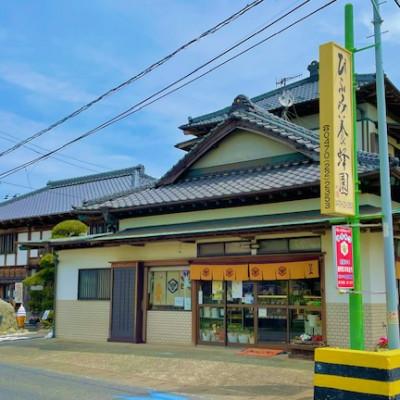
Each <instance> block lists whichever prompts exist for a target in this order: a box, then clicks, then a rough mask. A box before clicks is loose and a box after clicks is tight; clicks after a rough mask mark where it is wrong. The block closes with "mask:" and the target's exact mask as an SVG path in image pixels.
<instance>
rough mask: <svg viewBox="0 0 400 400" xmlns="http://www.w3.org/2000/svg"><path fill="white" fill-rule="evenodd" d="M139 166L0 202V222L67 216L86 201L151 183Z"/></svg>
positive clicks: (53, 183) (57, 184) (52, 184)
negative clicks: (58, 215)
mask: <svg viewBox="0 0 400 400" xmlns="http://www.w3.org/2000/svg"><path fill="white" fill-rule="evenodd" d="M154 180H155V179H154V178H152V177H150V176H148V175H146V174H145V173H144V167H143V166H142V165H138V166H136V167H132V168H126V169H121V170H116V171H110V172H106V173H102V174H96V175H88V176H82V177H78V178H72V179H65V180H60V181H51V182H48V184H47V185H46V186H45V187H43V188H41V189H39V190H36V191H34V192H31V193H27V194H24V195H22V196H20V197H17V198H15V199H12V200H8V201H5V202H3V203H0V223H2V224H4V223H6V222H7V221H11V220H17V219H18V220H19V219H24V218H34V217H41V216H49V215H57V214H63V213H69V212H72V211H73V208H74V207H79V206H81V205H82V202H83V201H85V200H94V199H97V198H102V197H104V196H105V195H111V194H113V195H114V196H115V195H117V194H118V193H122V192H126V191H127V190H128V189H132V188H133V187H143V186H144V185H148V184H150V183H152V182H154Z"/></svg>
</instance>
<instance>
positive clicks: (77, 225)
mask: <svg viewBox="0 0 400 400" xmlns="http://www.w3.org/2000/svg"><path fill="white" fill-rule="evenodd" d="M87 231H88V227H87V226H86V225H85V224H84V223H83V222H81V221H78V220H75V219H68V220H66V221H62V222H60V223H59V224H57V225H56V226H55V227H54V228H53V229H52V231H51V237H52V238H53V239H59V238H67V237H72V236H81V235H86V233H87Z"/></svg>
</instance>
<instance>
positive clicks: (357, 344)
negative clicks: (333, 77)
mask: <svg viewBox="0 0 400 400" xmlns="http://www.w3.org/2000/svg"><path fill="white" fill-rule="evenodd" d="M345 47H346V49H347V50H349V51H351V53H352V75H353V93H352V100H353V177H354V211H355V215H354V217H352V218H350V223H351V226H352V230H353V264H354V266H353V274H354V290H353V291H352V292H350V295H349V303H350V310H349V311H350V312H349V314H350V315H349V318H350V347H351V348H352V349H353V350H364V310H363V300H362V275H361V243H360V241H361V235H360V191H359V181H358V147H357V104H356V87H357V81H356V76H355V73H354V70H355V68H354V53H355V46H354V17H353V5H352V4H346V6H345Z"/></svg>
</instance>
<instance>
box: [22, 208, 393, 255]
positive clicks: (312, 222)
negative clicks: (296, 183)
mask: <svg viewBox="0 0 400 400" xmlns="http://www.w3.org/2000/svg"><path fill="white" fill-rule="evenodd" d="M361 212H362V215H361V219H362V220H365V221H368V220H375V219H377V220H379V219H380V218H381V214H380V212H379V209H377V208H375V207H371V206H362V207H361ZM398 212H399V210H394V212H393V215H397V213H398ZM345 222H346V219H345V218H342V217H334V218H331V217H328V216H324V215H321V214H320V211H319V210H312V211H299V212H292V213H283V214H272V215H257V216H250V217H237V218H225V219H214V220H204V221H194V222H185V223H179V224H168V225H157V226H144V227H138V228H128V229H125V230H122V231H119V232H116V233H105V234H99V235H91V236H78V237H71V238H62V239H50V240H41V241H26V242H21V243H20V245H21V248H24V249H28V248H41V247H47V246H49V247H52V248H55V249H57V248H66V247H70V248H78V247H85V246H86V247H93V246H103V245H104V244H108V243H111V242H113V243H115V244H116V245H117V244H125V243H127V244H130V243H146V242H150V241H160V240H175V239H181V238H182V239H183V238H185V239H188V238H189V239H196V238H198V237H206V236H209V235H225V234H238V233H257V232H263V233H266V232H277V231H285V232H288V231H290V230H291V229H294V230H298V229H303V228H304V229H309V228H311V227H314V228H315V227H321V228H322V227H325V228H327V227H329V226H330V225H332V224H342V223H345Z"/></svg>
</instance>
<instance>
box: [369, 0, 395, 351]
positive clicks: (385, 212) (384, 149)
mask: <svg viewBox="0 0 400 400" xmlns="http://www.w3.org/2000/svg"><path fill="white" fill-rule="evenodd" d="M371 1H372V5H373V9H374V21H373V23H374V33H375V63H376V97H377V108H378V136H379V162H380V164H379V166H380V181H381V204H382V205H381V207H382V230H383V240H384V250H385V253H384V254H385V257H384V262H385V281H386V310H387V330H388V339H389V348H390V349H398V348H399V347H400V338H399V316H398V304H399V299H398V292H397V287H396V271H395V263H394V241H393V221H392V196H391V188H390V168H389V152H388V136H387V121H386V99H385V81H384V73H383V61H382V34H381V25H382V22H383V21H382V18H381V15H380V12H379V2H378V1H376V0H371Z"/></svg>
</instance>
